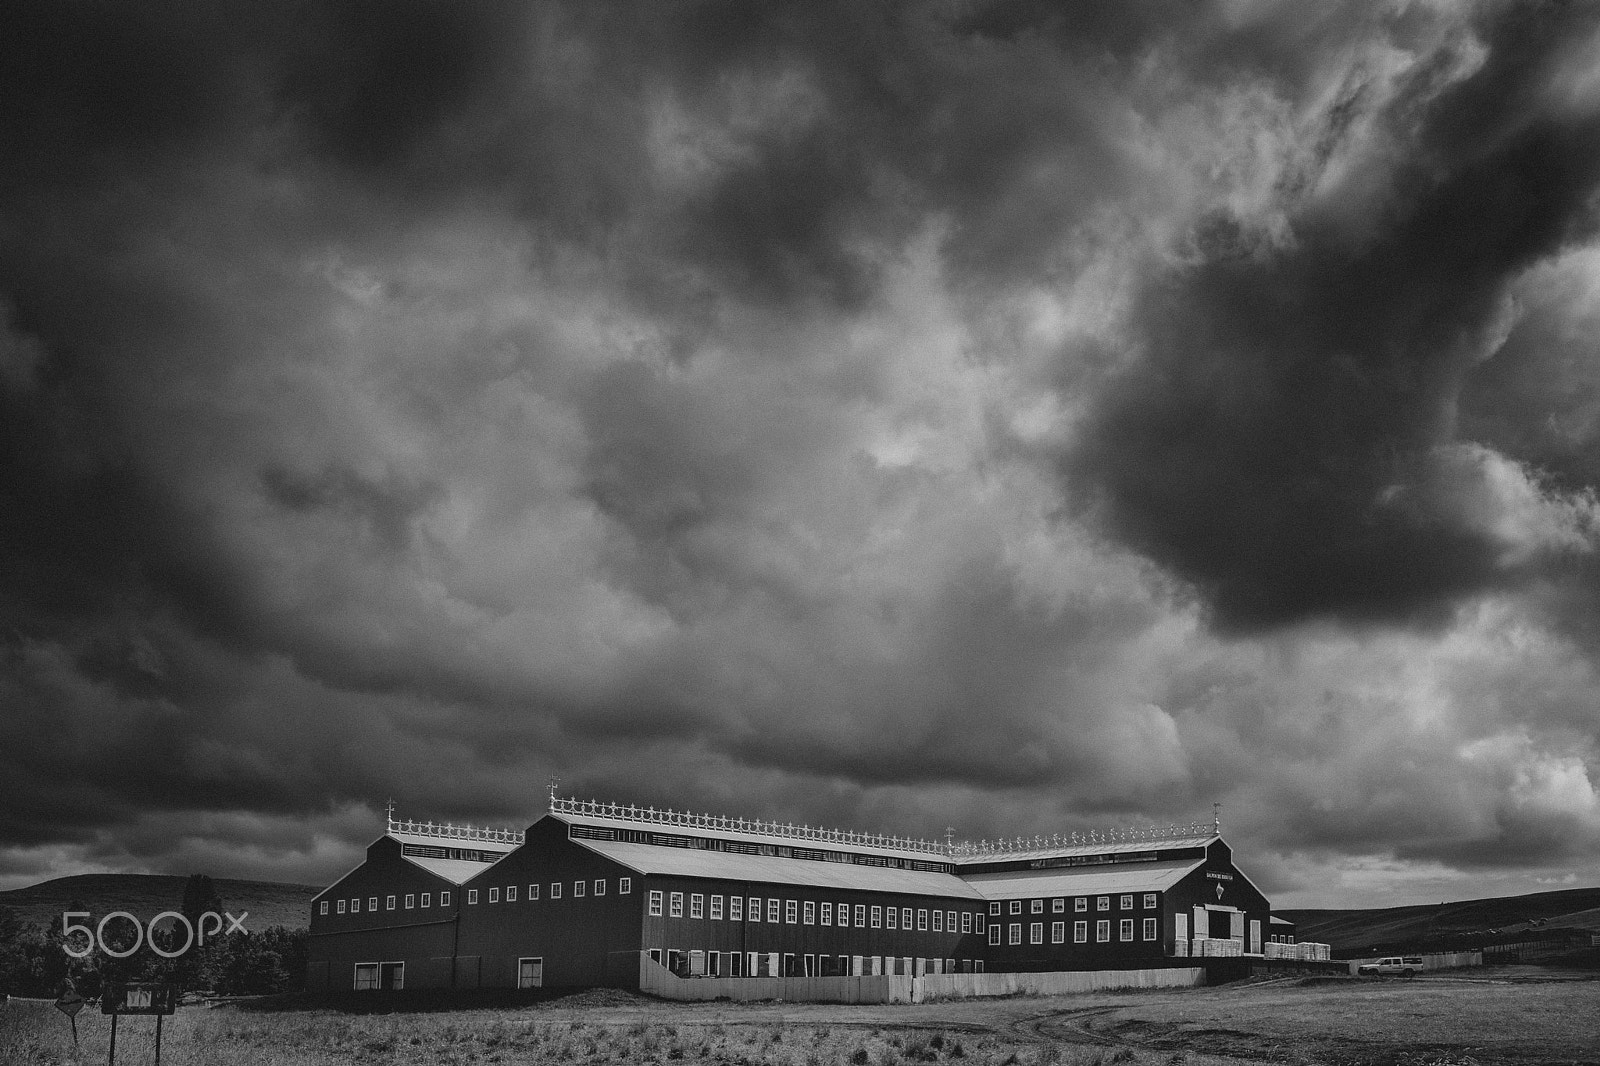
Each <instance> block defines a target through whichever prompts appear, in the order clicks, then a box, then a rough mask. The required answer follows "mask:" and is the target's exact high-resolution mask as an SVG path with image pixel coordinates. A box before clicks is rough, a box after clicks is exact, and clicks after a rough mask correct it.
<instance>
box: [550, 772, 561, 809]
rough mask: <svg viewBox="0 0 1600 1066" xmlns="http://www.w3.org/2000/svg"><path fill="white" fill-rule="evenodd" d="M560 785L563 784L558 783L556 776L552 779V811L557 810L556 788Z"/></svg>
mask: <svg viewBox="0 0 1600 1066" xmlns="http://www.w3.org/2000/svg"><path fill="white" fill-rule="evenodd" d="M560 784H561V782H559V781H557V780H556V779H555V777H554V776H552V777H551V778H550V785H549V789H550V809H551V810H552V811H553V810H555V809H556V787H557V786H559V785H560Z"/></svg>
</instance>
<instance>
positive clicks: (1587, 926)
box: [1277, 888, 1600, 957]
mask: <svg viewBox="0 0 1600 1066" xmlns="http://www.w3.org/2000/svg"><path fill="white" fill-rule="evenodd" d="M1277 913H1278V914H1280V915H1281V916H1282V917H1284V918H1286V919H1288V920H1289V921H1291V922H1294V923H1295V926H1296V930H1295V935H1296V937H1298V938H1299V939H1300V940H1313V941H1318V942H1321V943H1326V944H1330V945H1332V947H1333V953H1334V955H1335V956H1336V957H1337V956H1355V955H1361V954H1367V953H1370V952H1371V951H1373V950H1374V949H1378V950H1390V949H1394V950H1399V949H1402V948H1404V949H1421V948H1434V947H1437V948H1441V949H1442V948H1450V947H1466V946H1473V945H1479V944H1486V943H1504V942H1508V941H1512V940H1519V939H1530V938H1537V937H1539V936H1542V935H1545V934H1553V933H1554V932H1555V931H1556V930H1558V929H1559V930H1582V931H1588V932H1600V888H1573V889H1565V890H1562V891H1559V892H1534V893H1531V894H1529V895H1526V896H1501V897H1497V898H1493V899H1475V900H1463V901H1460V902H1455V903H1438V904H1431V905H1425V906H1419V907H1388V908H1384V909H1380V910H1285V911H1279V912H1277Z"/></svg>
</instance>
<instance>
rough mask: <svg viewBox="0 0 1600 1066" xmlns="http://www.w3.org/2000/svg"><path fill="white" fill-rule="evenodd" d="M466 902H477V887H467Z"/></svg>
mask: <svg viewBox="0 0 1600 1066" xmlns="http://www.w3.org/2000/svg"><path fill="white" fill-rule="evenodd" d="M467 902H468V903H476V902H478V890H477V889H475V888H469V889H467Z"/></svg>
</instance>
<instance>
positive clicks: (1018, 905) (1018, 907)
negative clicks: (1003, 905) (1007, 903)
mask: <svg viewBox="0 0 1600 1066" xmlns="http://www.w3.org/2000/svg"><path fill="white" fill-rule="evenodd" d="M1011 913H1012V914H1021V913H1022V901H1021V900H1020V899H1014V900H1012V901H1011Z"/></svg>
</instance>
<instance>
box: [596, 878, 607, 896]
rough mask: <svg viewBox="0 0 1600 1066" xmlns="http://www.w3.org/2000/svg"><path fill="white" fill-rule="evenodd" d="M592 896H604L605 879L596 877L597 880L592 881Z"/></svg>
mask: <svg viewBox="0 0 1600 1066" xmlns="http://www.w3.org/2000/svg"><path fill="white" fill-rule="evenodd" d="M594 894H595V895H597V896H603V895H605V894H606V879H605V878H603V877H597V878H595V879H594Z"/></svg>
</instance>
